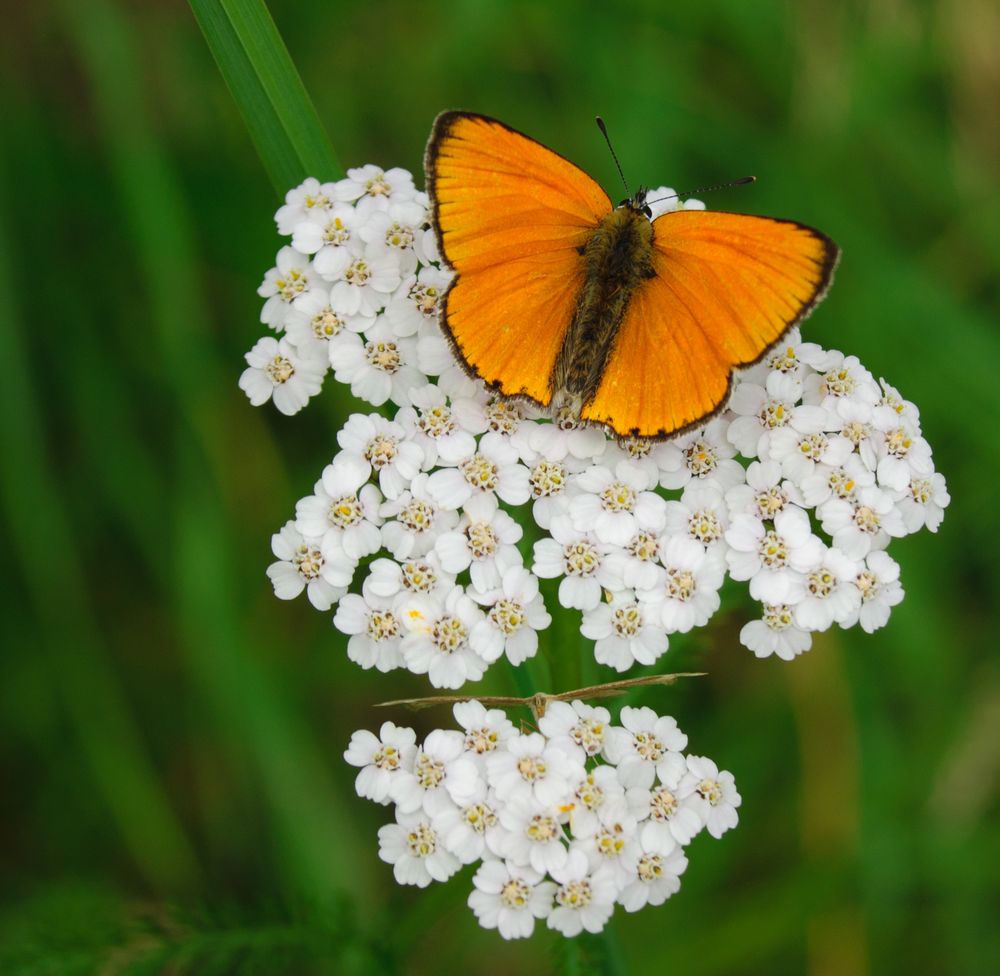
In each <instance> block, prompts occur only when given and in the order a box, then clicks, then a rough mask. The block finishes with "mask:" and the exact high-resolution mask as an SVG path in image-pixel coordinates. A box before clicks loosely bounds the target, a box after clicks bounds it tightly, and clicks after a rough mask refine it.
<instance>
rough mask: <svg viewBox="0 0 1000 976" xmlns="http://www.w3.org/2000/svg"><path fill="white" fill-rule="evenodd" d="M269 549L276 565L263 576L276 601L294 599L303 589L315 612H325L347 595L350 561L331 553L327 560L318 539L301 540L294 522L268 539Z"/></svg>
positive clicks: (352, 573) (352, 567)
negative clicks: (270, 587) (272, 589)
mask: <svg viewBox="0 0 1000 976" xmlns="http://www.w3.org/2000/svg"><path fill="white" fill-rule="evenodd" d="M271 550H272V552H273V553H274V555H275V556H276V557H277V558H278V562H276V563H271V565H270V566H268V567H267V576H268V579H270V580H271V583H272V584H273V585H274V595H275V596H276V597H277V598H278V599H279V600H294V599H295V597H297V596H298V595H299V594H300V593H301V592H302V591H303V590H305V591H306V596H307V597H308V598H309V602H310V603H311V604H312V605H313V606H314V607H315V608H316V609H317V610H329V609H330V607H331V606H333V604H334V603H336V602H337V600H339V599H340V598H341V597H342V596H343V595H344V594H345V593H346V592H347V589H346V587H347V586H348V585H349V584H350V582H351V577H352V576H353V575H354V566H355V564H354V562H353V561H351V560H349V559H339V558H337V557H336V554H334V553H330V558H327V555H326V554H324V552H323V551H322V550H321V548H320V542H319V540H318V539H305V538H303V536H302V533H301V532H299V530H298V529H296V528H295V523H294V522H286V523H285V525H284V527H283V528H282V529H281V531H280V532H277V533H275V534H274V535H273V536H271Z"/></svg>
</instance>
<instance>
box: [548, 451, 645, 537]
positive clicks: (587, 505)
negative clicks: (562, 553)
mask: <svg viewBox="0 0 1000 976" xmlns="http://www.w3.org/2000/svg"><path fill="white" fill-rule="evenodd" d="M574 483H575V486H576V487H577V488H578V489H579V494H577V495H576V496H575V497H573V498H572V499H570V502H569V507H568V510H567V511H568V514H569V517H570V521H571V522H572V523H573V528H575V529H576V530H577V531H578V532H592V533H593V534H594V536H595V537H596V538H597V540H598V541H599V542H602V543H604V544H605V545H615V546H624V545H625V544H626V543H628V541H629V540H630V539H631V538H632V537H633V536H634V535H635V534H636V532H638V531H642V530H645V531H651V532H659V531H662V529H663V525H664V521H665V514H664V508H665V502H664V501H663V499H662V498H660V496H659V495H656V494H654V493H653V492H651V491H646V490H645V489H646V487H647V481H646V478H645V476H644V475H643V474H641V473H639V472H636V471H635V470H634V469H630V468H628V467H627V466H625V465H622V466H621V467H620V468H619V469H618V470H616V471H614V472H612V471H611V470H610V469H608V468H606V467H604V466H603V465H595V466H594V467H591V468H588V469H587V470H586V471H582V472H580V474H578V475H576V476H575V477H574Z"/></svg>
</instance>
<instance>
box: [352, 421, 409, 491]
mask: <svg viewBox="0 0 1000 976" xmlns="http://www.w3.org/2000/svg"><path fill="white" fill-rule="evenodd" d="M337 443H338V444H339V445H340V446H341V448H343V450H344V453H345V454H346V455H349V456H350V457H352V458H355V459H357V460H358V461H359V462H360V463H361V464H362V465H364V466H365V468H366V470H367V472H368V474H370V473H371V472H372V471H374V472H375V473H376V474H377V475H378V483H379V487H380V488H381V489H382V494H383V495H385V497H386V498H398V497H399V496H400V494H401V493H402V492H403V491H404V489H406V488H407V487H408V485H409V483H410V481H412V480H413V478H414V477H416V475H417V473H418V472H419V471H420V468H421V466H422V464H423V460H424V452H423V451H422V450H421V448H420V446H419V445H418V444H414V443H413V441H409V440H407V439H406V431H404V430H403V428H402V427H401V426H400V425H399V424H397V423H393V422H392V421H390V420H386V419H385V418H384V417H380V416H379V415H378V414H369V415H368V416H365V415H364V414H360V413H356V414H352V415H351V416H350V417H349V418H348V420H347V423H346V424H344V426H343V427H342V428H341V429H340V432H339V433H338V434H337Z"/></svg>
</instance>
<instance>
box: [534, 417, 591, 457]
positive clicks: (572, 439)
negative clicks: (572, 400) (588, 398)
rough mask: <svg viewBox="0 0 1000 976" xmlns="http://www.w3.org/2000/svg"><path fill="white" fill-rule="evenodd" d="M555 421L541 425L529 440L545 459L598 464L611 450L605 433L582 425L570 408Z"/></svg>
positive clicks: (553, 419) (554, 418)
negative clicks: (594, 462) (564, 459)
mask: <svg viewBox="0 0 1000 976" xmlns="http://www.w3.org/2000/svg"><path fill="white" fill-rule="evenodd" d="M552 421H553V422H552V423H551V424H544V425H542V426H540V427H539V428H538V430H537V432H534V431H533V432H532V434H531V436H530V437H529V444H530V445H531V447H532V449H533V450H534V451H535V452H536V454H538V455H540V456H541V457H566V456H569V457H573V458H576V459H578V460H581V461H597V460H598V459H599V458H600V457H601V456H602V455H603V454H604V452H605V451H606V450H607V447H608V437H607V434H606V433H605V432H604V430H603V429H602V428H599V427H590V426H587V425H586V424H581V423H580V421H579V420H577V418H576V416H575V414H574V411H573V409H572V408H571V407H570V406H568V405H564V406H562V407H560V408H559V409H558V410H557V411H556V412H555V415H554V416H553V418H552Z"/></svg>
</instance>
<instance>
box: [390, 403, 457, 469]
mask: <svg viewBox="0 0 1000 976" xmlns="http://www.w3.org/2000/svg"><path fill="white" fill-rule="evenodd" d="M396 423H398V424H401V425H402V426H403V428H404V430H406V433H407V435H408V436H409V437H410V438H412V439H413V440H414V441H416V443H417V444H419V445H420V446H421V447H422V448H423V450H424V455H425V456H426V461H425V467H427V468H431V467H434V466H435V465H436V464H437V463H438V461H439V460H440V461H441V463H442V464H446V465H456V464H459V463H460V462H461V461H462V460H463V459H465V458H469V457H471V456H472V455H473V454H474V453H475V451H476V440H475V438H474V437H473V436H472V433H471V432H470V431H469V430H467V429H466V428H465V427H463V426H462V425H461V423H460V422H459V420H458V418H457V417H456V416H455V412H454V410H453V409H452V408H451V407H450V406H449V405H448V398H447V397H446V396H445V394H444V391H443V390H442V389H441V388H440V387H438V386H432V385H430V384H428V385H427V386H424V387H418V388H416V389H413V390H411V391H410V406H405V407H403V408H402V409H401V410H400V411H399V412H398V413H397V414H396Z"/></svg>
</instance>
